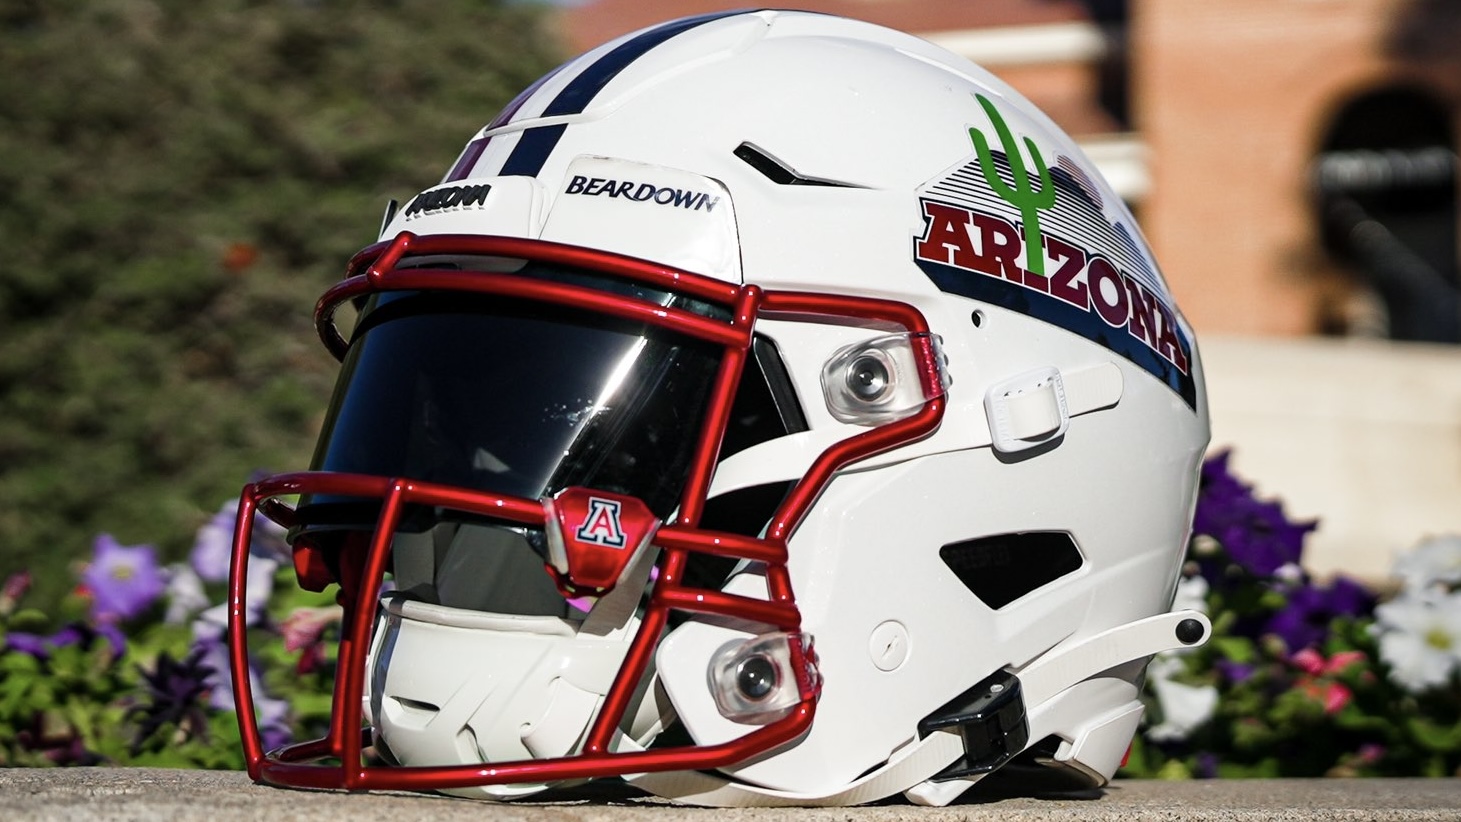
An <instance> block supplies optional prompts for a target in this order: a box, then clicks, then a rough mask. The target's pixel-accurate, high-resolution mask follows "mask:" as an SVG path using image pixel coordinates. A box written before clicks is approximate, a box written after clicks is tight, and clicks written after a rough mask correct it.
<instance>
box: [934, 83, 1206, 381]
mask: <svg viewBox="0 0 1461 822" xmlns="http://www.w3.org/2000/svg"><path fill="white" fill-rule="evenodd" d="M975 97H976V98H977V99H978V101H979V105H980V107H981V108H982V109H983V111H984V114H985V115H986V116H987V117H988V119H989V125H990V128H991V129H992V131H993V136H994V139H997V140H998V143H999V148H998V149H996V148H995V147H994V146H993V145H992V144H991V137H990V136H989V135H987V134H985V132H984V130H983V129H980V128H978V127H970V129H969V140H970V143H971V146H972V148H973V149H974V152H973V155H972V156H971V157H969V158H968V159H966V160H965V161H964V162H962V163H961V164H959V165H958V166H955V167H954V168H952V169H950V170H948V171H946V172H944V174H942V175H941V176H939V177H937V178H935V179H934V180H933V181H931V182H930V183H928V184H926V185H925V186H924V187H923V188H921V189H920V190H919V192H918V193H919V208H920V210H921V213H922V216H923V231H922V233H921V234H920V235H918V236H916V237H914V242H913V258H914V262H916V263H917V264H918V267H919V268H920V269H922V270H923V273H924V274H925V275H927V276H928V278H929V279H930V280H932V281H933V282H934V284H935V285H937V286H938V287H939V288H940V289H941V290H943V291H946V292H949V293H951V294H959V295H962V296H965V297H969V298H971V299H975V300H980V301H982V302H987V303H990V304H992V305H998V306H1001V307H1004V308H1008V309H1011V310H1014V311H1019V312H1021V313H1023V314H1027V315H1029V316H1031V317H1034V318H1035V319H1038V320H1042V321H1045V322H1048V323H1051V324H1053V325H1058V326H1060V327H1061V328H1064V329H1066V330H1068V331H1071V332H1073V333H1075V334H1079V335H1081V336H1082V337H1085V338H1086V339H1088V340H1091V341H1092V342H1095V343H1098V344H1100V345H1103V346H1105V347H1106V348H1109V349H1111V350H1112V351H1114V352H1116V353H1117V354H1120V355H1121V356H1123V357H1126V358H1127V359H1129V360H1131V361H1132V362H1134V363H1136V364H1137V365H1139V366H1141V367H1142V368H1143V369H1145V370H1147V371H1149V372H1151V373H1152V374H1153V375H1154V376H1156V377H1157V378H1158V379H1160V380H1161V381H1162V382H1163V383H1165V384H1166V385H1167V386H1168V387H1169V388H1171V389H1172V390H1173V391H1175V392H1176V393H1177V394H1178V395H1179V396H1181V397H1182V398H1183V400H1185V401H1186V402H1187V404H1188V405H1189V406H1195V405H1196V402H1197V392H1196V386H1195V384H1194V383H1193V380H1192V376H1191V374H1189V373H1188V368H1189V359H1190V357H1191V352H1192V343H1191V341H1190V340H1189V339H1188V338H1187V335H1186V333H1185V332H1184V331H1183V329H1182V326H1181V324H1180V323H1179V322H1178V320H1177V310H1176V306H1175V304H1174V303H1173V301H1172V296H1171V294H1170V293H1169V292H1168V291H1167V286H1166V283H1165V282H1164V281H1163V280H1162V277H1161V275H1160V274H1159V273H1158V272H1157V270H1156V266H1155V264H1154V263H1153V262H1152V260H1151V259H1150V257H1148V256H1147V254H1146V253H1145V252H1144V251H1143V249H1142V246H1141V244H1140V243H1139V242H1138V241H1137V240H1136V239H1135V238H1134V237H1133V235H1132V232H1131V230H1130V229H1129V228H1128V227H1127V226H1126V225H1125V224H1123V222H1122V220H1123V219H1124V220H1130V215H1129V214H1127V213H1126V212H1125V211H1124V210H1121V209H1117V210H1116V219H1108V218H1107V216H1106V208H1105V207H1104V205H1103V202H1102V198H1101V197H1100V196H1099V194H1098V193H1097V192H1095V191H1094V190H1093V189H1092V186H1091V184H1090V181H1089V180H1088V179H1087V178H1086V177H1085V175H1084V174H1080V173H1079V167H1078V165H1077V164H1075V163H1073V162H1071V161H1070V160H1069V159H1067V158H1065V157H1058V158H1057V159H1056V162H1055V163H1053V164H1050V163H1047V162H1046V159H1045V157H1044V155H1042V154H1041V152H1040V148H1039V146H1037V145H1036V144H1035V142H1034V141H1033V140H1031V139H1030V138H1029V137H1024V138H1023V140H1018V141H1017V140H1016V138H1015V135H1014V133H1013V132H1012V130H1011V129H1010V127H1009V125H1008V124H1007V123H1006V122H1005V120H1004V117H1003V116H1002V115H1001V114H1000V112H999V110H998V109H997V108H996V107H995V105H994V103H993V102H991V101H990V100H989V99H988V98H986V97H984V96H983V95H975ZM1027 158H1028V159H1027ZM1071 169H1075V170H1076V171H1075V172H1074V173H1073V172H1072V170H1071ZM1057 203H1059V205H1060V208H1058V209H1057V208H1056V207H1055V206H1056V204H1057Z"/></svg>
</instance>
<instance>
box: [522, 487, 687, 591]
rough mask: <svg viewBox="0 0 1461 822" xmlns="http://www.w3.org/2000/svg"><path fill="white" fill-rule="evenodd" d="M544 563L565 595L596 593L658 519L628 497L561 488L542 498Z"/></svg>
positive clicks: (609, 584)
mask: <svg viewBox="0 0 1461 822" xmlns="http://www.w3.org/2000/svg"><path fill="white" fill-rule="evenodd" d="M543 507H544V509H545V510H546V512H547V514H548V517H547V521H546V523H545V529H546V531H547V536H548V567H549V568H550V569H551V570H552V571H553V574H554V577H555V579H556V581H557V583H558V587H559V588H560V589H562V590H564V591H565V592H567V593H569V594H574V595H579V594H591V595H594V596H602V595H604V594H605V593H608V592H609V591H610V590H612V589H613V587H614V586H615V585H617V584H618V582H619V580H620V579H621V578H622V577H623V576H624V572H625V571H626V570H627V569H628V568H629V567H630V566H632V565H633V564H634V560H635V559H637V558H638V556H639V554H640V551H642V550H644V548H645V547H646V546H647V545H649V543H650V540H652V539H653V538H654V535H655V532H656V531H658V530H659V526H660V522H659V520H658V519H656V518H655V516H654V514H653V513H652V512H651V511H650V510H649V508H648V507H647V506H646V505H645V504H644V503H643V502H641V501H640V500H638V499H636V498H634V497H628V496H623V495H620V494H611V493H608V492H605V491H597V490H590V489H588V488H579V487H573V488H565V489H563V490H562V491H559V492H558V493H557V494H554V495H553V497H552V498H550V499H545V500H543Z"/></svg>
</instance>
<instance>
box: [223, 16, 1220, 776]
mask: <svg viewBox="0 0 1461 822" xmlns="http://www.w3.org/2000/svg"><path fill="white" fill-rule="evenodd" d="M347 303H350V304H353V306H354V309H355V311H354V312H353V313H354V314H355V319H354V320H353V322H354V326H353V330H352V331H349V332H348V333H346V332H341V331H339V330H337V326H336V324H335V315H336V309H337V308H338V307H340V306H342V305H345V304H347ZM316 317H317V322H318V325H319V328H320V332H321V335H322V337H323V338H324V341H325V343H326V344H327V345H328V346H329V348H330V349H331V350H332V351H333V352H334V353H335V354H336V355H337V356H339V357H340V358H341V359H342V360H343V369H342V372H341V376H340V380H339V384H338V387H337V389H336V393H335V397H334V400H333V402H332V404H331V407H330V410H329V413H328V416H327V418H326V422H325V425H324V430H323V433H322V435H321V438H320V443H319V447H318V450H317V452H316V456H315V459H314V464H313V466H312V469H311V470H310V471H308V472H303V473H297V474H288V475H283V476H275V477H271V478H268V479H265V480H262V481H260V482H256V483H253V484H251V485H249V486H247V487H246V488H245V490H244V497H243V501H242V504H241V506H240V516H239V527H238V530H237V533H236V535H235V537H236V546H238V547H237V555H236V556H235V561H234V566H235V568H236V569H239V570H240V571H241V570H242V569H243V568H244V567H245V565H244V563H245V562H246V553H247V547H248V544H249V539H250V534H249V529H250V527H251V525H252V522H253V520H254V516H253V515H254V513H255V512H259V513H262V514H265V515H267V516H269V517H270V518H272V519H275V520H276V521H278V522H279V523H281V524H283V525H285V526H287V527H288V528H289V529H290V534H291V539H292V544H293V550H294V556H295V561H296V562H295V564H296V569H297V571H298V575H299V579H300V582H301V584H303V585H304V586H305V587H307V588H310V589H313V590H323V589H324V588H325V586H327V585H331V584H338V585H339V596H340V600H341V602H343V603H344V604H345V605H346V610H347V615H346V623H345V627H344V629H343V638H342V641H341V647H340V655H339V673H338V681H337V686H336V690H335V698H334V699H335V702H334V705H335V718H334V721H333V723H332V726H331V731H330V735H329V736H328V738H326V739H321V740H316V741H312V742H304V743H299V744H295V745H292V746H288V747H285V748H282V749H280V750H277V751H272V752H267V753H266V752H265V751H263V750H262V747H261V744H260V742H259V735H258V729H257V723H256V721H255V718H254V717H253V715H252V713H251V711H249V710H248V709H247V706H249V705H251V700H250V699H249V698H248V693H247V692H248V689H249V679H248V676H247V670H246V664H247V652H246V649H244V648H243V647H242V646H241V643H242V642H243V641H244V639H245V636H246V634H245V632H244V631H243V630H242V629H241V628H242V626H240V625H235V626H234V630H233V631H232V632H231V635H232V636H233V637H234V638H235V639H236V640H237V641H238V643H240V644H239V645H236V646H235V648H234V649H233V655H232V659H233V662H234V671H233V674H234V679H235V687H236V688H237V689H238V691H239V692H240V693H241V694H242V696H241V697H240V699H239V704H240V705H242V706H245V707H244V709H243V710H242V711H241V720H240V721H241V725H242V730H243V737H244V745H245V753H246V756H247V760H248V763H249V764H248V767H249V771H250V773H251V774H252V776H253V777H254V778H255V779H256V780H261V781H265V782H269V783H275V784H281V785H293V786H308V787H326V786H335V787H345V788H351V789H370V788H386V789H420V790H440V791H444V792H447V793H452V794H458V795H464V796H475V797H483V798H494V799H505V798H512V797H522V796H528V795H532V794H534V793H536V792H538V791H541V790H543V789H544V788H546V787H552V786H562V785H568V784H571V783H575V782H580V781H583V780H587V779H593V778H597V777H608V776H617V777H622V778H623V779H625V780H627V781H628V782H630V783H632V784H634V785H636V786H638V787H640V788H643V789H644V790H647V791H650V792H653V793H655V794H659V795H662V796H665V797H670V798H672V799H676V800H682V801H686V802H693V803H701V804H712V805H741V804H755V805H774V804H793V805H815V804H853V803H859V802H866V801H871V800H876V799H879V798H882V797H885V796H889V795H893V794H897V793H903V794H904V795H906V796H907V797H908V798H909V799H910V800H911V801H914V802H918V803H925V804H934V805H940V804H945V803H947V802H949V801H950V800H952V799H954V798H955V797H957V796H958V795H959V794H960V793H962V792H963V791H964V790H966V789H967V788H968V787H969V786H971V785H973V784H974V783H975V782H977V781H979V780H980V779H981V778H983V777H985V776H987V775H989V774H990V773H993V772H995V771H996V770H998V769H1000V768H1002V767H1004V766H1006V765H1007V764H1011V763H1013V764H1014V765H1015V766H1016V767H1021V768H1024V767H1026V766H1029V768H1030V770H1032V771H1033V770H1039V769H1038V768H1036V767H1035V766H1036V765H1040V766H1049V767H1050V768H1051V769H1053V770H1052V772H1062V773H1065V774H1067V775H1075V776H1078V777H1080V778H1081V779H1082V780H1084V783H1085V784H1089V785H1099V784H1101V783H1103V782H1104V781H1105V780H1106V779H1108V778H1109V777H1110V776H1111V774H1112V773H1113V772H1114V771H1115V770H1116V768H1117V767H1118V766H1119V764H1120V762H1121V760H1122V756H1123V753H1124V752H1125V751H1126V749H1127V747H1128V744H1129V741H1130V739H1131V737H1132V734H1133V732H1134V731H1135V730H1136V728H1137V723H1138V721H1139V718H1140V716H1141V712H1142V705H1141V702H1140V701H1139V699H1138V692H1139V689H1140V685H1141V681H1142V675H1143V670H1144V668H1145V665H1146V661H1147V659H1148V658H1149V657H1151V655H1153V654H1155V653H1157V652H1159V651H1163V650H1166V649H1169V648H1176V647H1182V646H1190V645H1194V644H1198V643H1201V642H1203V641H1204V640H1205V639H1206V637H1207V635H1208V633H1209V632H1210V626H1209V624H1208V622H1207V620H1206V618H1205V617H1203V616H1202V615H1201V614H1199V613H1196V612H1190V611H1184V612H1169V609H1170V607H1171V603H1172V598H1173V592H1174V588H1175V585H1176V580H1177V577H1178V572H1179V568H1180V565H1181V562H1182V559H1183V554H1184V549H1185V547H1186V544H1187V539H1188V535H1189V530H1190V527H1191V526H1190V524H1191V516H1192V509H1193V504H1194V497H1195V493H1196V478H1197V471H1198V466H1199V463H1200V460H1201V458H1202V456H1203V452H1204V449H1205V447H1206V444H1207V442H1208V418H1207V408H1206V398H1205V394H1204V387H1203V378H1202V369H1201V364H1200V362H1199V360H1198V355H1197V349H1196V346H1195V344H1194V341H1193V335H1192V332H1191V330H1190V329H1189V328H1188V327H1187V325H1186V324H1185V323H1184V321H1183V320H1182V318H1181V315H1180V314H1179V313H1178V311H1177V308H1176V306H1175V304H1174V302H1173V299H1172V296H1171V294H1170V292H1169V291H1168V289H1167V286H1166V284H1165V283H1164V281H1163V279H1162V277H1161V274H1160V273H1159V272H1158V269H1157V266H1156V264H1155V262H1153V260H1152V258H1151V255H1150V253H1149V251H1148V249H1147V246H1146V244H1145V242H1144V241H1143V239H1142V237H1141V235H1140V233H1139V232H1138V230H1137V227H1136V224H1135V222H1134V221H1133V219H1132V216H1131V214H1130V213H1129V212H1128V211H1127V209H1126V208H1125V207H1124V206H1123V204H1122V202H1121V200H1120V199H1119V198H1118V197H1117V196H1116V195H1115V194H1114V193H1113V192H1112V190H1111V189H1110V187H1109V186H1108V185H1107V184H1106V183H1105V181H1104V180H1103V179H1102V178H1101V175H1100V174H1099V173H1098V172H1097V171H1096V170H1095V169H1094V168H1093V167H1092V165H1091V163H1090V161H1089V160H1087V159H1086V157H1085V156H1084V155H1083V154H1082V153H1081V151H1080V149H1079V148H1077V147H1076V146H1075V144H1074V143H1073V142H1072V141H1071V140H1070V139H1069V138H1068V137H1067V136H1066V135H1065V134H1063V133H1062V132H1061V131H1060V129H1059V128H1058V127H1057V126H1055V125H1054V124H1053V123H1052V122H1051V121H1050V120H1049V119H1048V118H1046V117H1045V116H1044V115H1042V114H1041V113H1040V112H1039V111H1037V110H1035V108H1034V107H1033V106H1032V105H1031V104H1030V103H1029V102H1028V101H1027V100H1025V99H1024V98H1022V97H1021V96H1020V95H1019V94H1017V93H1016V92H1015V91H1013V90H1012V89H1011V88H1009V87H1008V86H1007V85H1005V84H1004V83H1002V82H1001V81H999V80H997V79H996V78H995V77H993V76H992V75H990V74H989V73H988V72H986V71H984V70H982V69H980V68H979V67H978V66H975V65H973V64H971V63H969V62H967V61H966V60H964V59H962V58H959V57H957V56H955V55H953V54H950V53H949V52H947V51H944V50H943V49H941V48H938V47H935V46H933V45H931V44H929V43H927V42H925V41H923V40H920V39H917V38H915V37H912V36H909V35H905V34H900V33H898V32H894V31H890V30H888V29H885V28H882V27H879V26H874V25H870V24H866V23H861V22H856V21H853V20H848V19H842V18H838V17H832V16H826V15H821V14H810V13H802V12H772V11H754V12H730V13H722V14H710V15H705V16H701V17H694V18H688V19H683V20H677V21H674V22H669V23H666V24H664V25H660V26H657V27H654V28H650V29H645V30H643V31H640V32H637V33H634V34H630V35H627V36H625V37H622V38H620V39H618V40H615V41H613V42H611V43H608V44H606V45H604V46H601V47H599V48H597V49H594V50H593V51H590V52H588V53H587V54H585V55H583V56H581V57H579V58H577V59H574V60H572V61H570V62H568V63H567V64H565V65H564V66H562V67H561V68H559V69H558V70H556V71H554V72H553V73H551V74H549V75H548V76H546V77H544V78H543V79H542V80H540V81H539V82H538V83H536V84H535V85H534V86H532V87H531V88H529V89H528V90H526V91H524V92H523V93H522V94H521V95H520V96H519V97H518V98H517V99H516V100H514V101H513V102H512V103H511V104H510V105H509V106H508V107H507V108H506V109H505V110H503V112H502V113H501V114H499V115H498V116H497V118H496V119H494V120H493V121H492V122H491V123H490V124H489V125H488V126H487V127H486V128H484V129H483V130H482V131H481V132H480V133H479V134H477V135H476V136H475V137H474V138H473V139H472V140H471V141H470V142H469V143H468V144H467V146H466V149H465V150H464V151H463V153H462V154H461V156H460V157H459V158H458V159H457V161H456V163H455V164H454V165H453V166H452V168H451V170H450V172H449V173H448V174H447V175H446V177H445V179H444V180H443V181H442V182H441V184H440V185H437V186H434V187H432V188H430V189H427V190H426V191H423V192H421V193H420V194H418V195H416V196H415V197H414V198H413V199H411V200H410V201H409V202H408V203H407V204H406V205H405V206H404V207H401V208H399V209H392V210H391V212H390V213H388V215H387V220H386V224H385V225H384V227H383V231H382V233H381V239H380V242H379V243H377V244H376V245H372V246H371V247H369V248H367V249H365V250H364V251H362V252H361V253H360V254H359V255H357V256H356V257H355V258H354V260H352V262H351V263H350V266H349V270H348V272H347V276H346V279H345V280H344V281H343V282H341V283H339V284H338V285H336V286H335V287H334V288H332V289H331V290H330V291H329V292H327V293H326V294H325V295H324V297H322V298H321V300H320V303H319V306H318V308H317V312H316ZM296 495H297V499H295V500H294V501H292V502H287V503H286V501H285V500H282V499H280V498H281V497H295V496H296ZM243 577H244V575H243V574H242V573H237V574H235V575H234V579H233V582H232V596H233V597H234V598H235V600H234V601H235V602H242V601H244V600H243V597H245V596H246V594H245V592H244V584H245V583H244V578H243ZM386 581H389V584H386ZM237 610H238V609H235V612H236V613H237ZM319 760H329V761H327V762H324V763H321V762H320V761H319ZM342 763H343V764H342ZM382 763H383V764H382Z"/></svg>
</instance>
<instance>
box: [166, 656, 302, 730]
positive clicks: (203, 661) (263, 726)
mask: <svg viewBox="0 0 1461 822" xmlns="http://www.w3.org/2000/svg"><path fill="white" fill-rule="evenodd" d="M194 636H195V637H196V638H195V640H194V646H193V648H194V651H193V653H192V654H190V655H189V657H188V658H189V659H191V660H195V662H194V664H195V665H196V666H197V667H198V668H199V669H200V670H203V671H206V673H205V675H204V682H205V683H206V684H207V687H208V704H209V705H211V706H212V707H214V708H217V709H218V710H220V711H233V710H235V709H236V702H235V699H234V692H233V677H232V674H231V673H230V671H229V659H228V645H227V643H225V642H222V641H221V640H219V639H210V638H208V636H207V635H206V634H203V635H202V636H199V634H198V633H197V632H196V631H195V634H194ZM249 689H250V691H252V693H253V697H254V710H255V712H256V718H257V719H258V723H259V736H261V737H262V738H263V740H262V741H263V743H264V749H265V750H272V749H274V748H277V747H279V746H280V745H284V744H287V743H288V742H289V741H290V740H291V739H292V738H293V733H292V732H291V731H290V729H289V703H288V702H286V701H285V700H283V699H276V698H274V697H271V696H269V695H268V694H267V693H265V692H264V683H263V680H262V678H260V676H259V672H258V671H257V670H255V668H254V666H253V664H252V663H250V665H249Z"/></svg>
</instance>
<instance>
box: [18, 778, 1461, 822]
mask: <svg viewBox="0 0 1461 822" xmlns="http://www.w3.org/2000/svg"><path fill="white" fill-rule="evenodd" d="M970 794H973V796H971V797H970V798H969V799H968V800H966V801H965V802H964V803H963V804H959V805H954V806H951V807H947V808H922V807H916V806H912V805H906V804H883V805H877V806H872V807H861V808H807V809H737V810H723V809H710V808H682V807H677V806H670V805H666V804H663V803H661V802H660V801H658V800H654V799H649V798H643V797H638V796H631V795H629V794H627V793H615V792H611V791H601V792H600V793H599V795H597V796H595V797H593V798H590V799H576V798H575V799H563V800H560V801H554V802H539V803H514V804H510V805H494V804H488V803H483V802H474V801H470V800H461V799H449V798H445V797H431V796H420V795H415V794H346V793H327V792H307V791H290V790H281V789H277V788H268V787H263V786H259V785H254V784H252V783H250V782H249V780H248V777H247V775H245V774H243V773H239V772H227V771H180V770H179V771H173V770H158V769H148V768H58V769H9V770H7V769H0V820H4V821H5V822H53V821H54V822H61V820H65V822H92V820H105V822H127V821H128V820H136V821H137V822H173V821H174V820H176V822H190V821H191V820H200V821H201V820H206V822H250V821H251V820H260V821H261V822H262V821H263V820H271V822H289V820H308V821H309V822H324V820H337V819H338V820H347V819H348V820H351V822H376V820H380V821H381V822H386V821H387V820H388V821H389V822H401V821H402V820H431V821H432V822H437V821H438V820H443V821H444V822H450V821H451V820H472V821H473V822H497V821H498V820H512V822H519V820H522V821H523V822H599V821H600V820H603V821H604V822H618V821H619V820H623V821H625V822H634V821H635V820H651V819H652V820H657V822H669V821H670V820H673V822H710V820H722V819H724V820H746V821H747V822H749V821H750V820H797V821H798V822H800V821H801V820H806V821H807V822H834V821H835V822H892V821H893V820H917V821H918V822H945V821H946V820H956V819H957V820H1000V822H1020V820H1066V819H1079V820H1093V821H1094V822H1102V820H1171V821H1172V822H1175V821H1176V820H1204V819H1210V820H1244V821H1245V822H1248V821H1249V820H1308V819H1321V820H1457V819H1461V780H1458V779H1429V780H1428V779H1372V780H1338V779H1326V780H1216V781H1192V782H1155V781H1150V782H1149V781H1121V782H1117V783H1115V784H1113V785H1111V786H1109V787H1107V788H1105V789H1103V790H1100V791H1091V792H1088V793H1083V794H1075V795H1067V796H1065V797H1063V798H1057V799H1028V798H1000V797H991V796H980V795H979V792H978V791H977V790H976V791H971V792H970Z"/></svg>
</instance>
